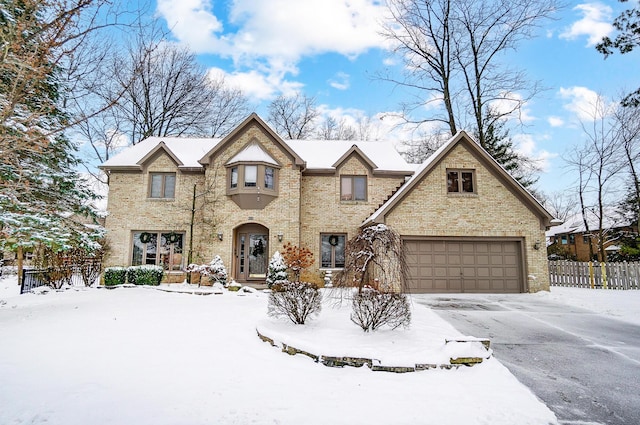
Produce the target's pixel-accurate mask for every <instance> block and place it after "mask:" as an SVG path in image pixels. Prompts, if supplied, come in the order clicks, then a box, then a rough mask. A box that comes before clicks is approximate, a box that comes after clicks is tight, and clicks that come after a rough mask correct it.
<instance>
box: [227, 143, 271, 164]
mask: <svg viewBox="0 0 640 425" xmlns="http://www.w3.org/2000/svg"><path fill="white" fill-rule="evenodd" d="M236 162H263V163H266V164H273V165H278V166H279V165H280V164H278V161H276V160H275V159H273V158H272V157H271V155H269V154H268V153H267V152H265V151H264V149H262V148H261V147H260V145H259V144H258V143H256V142H252V143H249V144H248V145H247V146H245V148H244V149H242V150H241V151H240V152H238V153H237V154H236V155H235V156H234V157H233V158H231V159H230V160H229V161H227V163H226V164H225V165H231V164H234V163H236Z"/></svg>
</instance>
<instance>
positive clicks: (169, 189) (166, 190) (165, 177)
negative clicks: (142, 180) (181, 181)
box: [149, 173, 176, 199]
mask: <svg viewBox="0 0 640 425" xmlns="http://www.w3.org/2000/svg"><path fill="white" fill-rule="evenodd" d="M150 177H151V178H150V186H151V187H150V190H149V197H151V198H170V199H172V198H174V197H175V193H176V174H175V173H151V175H150Z"/></svg>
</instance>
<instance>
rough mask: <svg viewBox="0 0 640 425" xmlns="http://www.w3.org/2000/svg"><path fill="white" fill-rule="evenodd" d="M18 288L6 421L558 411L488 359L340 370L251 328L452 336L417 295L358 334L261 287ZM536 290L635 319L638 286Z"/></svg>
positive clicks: (399, 358)
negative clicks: (452, 365) (385, 322)
mask: <svg viewBox="0 0 640 425" xmlns="http://www.w3.org/2000/svg"><path fill="white" fill-rule="evenodd" d="M17 293H18V288H17V284H16V281H15V276H10V277H5V278H2V279H0V424H27V423H28V424H38V423H47V424H65V425H69V424H71V425H72V424H85V423H91V424H154V425H156V424H157V425H163V424H181V425H182V424H194V425H196V424H327V423H337V424H355V423H371V424H391V423H393V424H452V425H453V424H465V425H466V424H497V425H500V424H504V425H507V424H509V425H512V424H536V425H538V424H555V423H557V421H556V418H555V416H554V414H553V413H552V412H551V411H550V410H549V409H548V408H547V407H546V406H545V405H544V404H542V403H541V402H540V401H539V400H538V399H537V398H536V397H535V396H534V395H533V394H532V393H531V392H530V391H529V390H528V389H527V388H526V387H524V386H523V385H522V384H520V383H519V382H518V381H517V380H516V379H515V378H514V377H513V376H512V375H511V374H510V372H509V371H508V370H507V369H506V368H505V367H504V366H503V365H502V364H500V362H498V361H497V360H495V359H494V358H491V359H490V360H487V361H485V362H484V363H482V364H481V365H478V366H474V367H471V368H467V367H462V368H460V369H457V370H440V369H437V370H429V371H423V372H416V373H408V374H392V373H385V372H372V371H370V370H368V368H366V367H363V368H348V367H345V368H342V369H337V368H329V367H325V366H322V365H321V364H318V363H314V362H313V361H312V360H311V359H309V358H307V357H304V356H300V355H297V356H288V355H286V354H284V353H282V352H280V350H279V349H277V348H274V347H271V346H270V345H269V344H267V343H264V342H262V341H261V340H260V339H259V338H258V337H257V336H256V326H261V327H265V326H266V327H267V328H269V329H271V330H276V331H277V332H281V333H285V334H286V330H287V328H290V329H291V331H292V334H296V333H297V334H298V335H297V336H296V337H297V338H301V339H300V340H305V339H304V338H307V339H306V340H305V341H306V342H305V344H309V345H310V346H311V347H312V348H313V349H314V350H321V351H323V354H332V353H335V354H338V352H342V351H344V350H349V352H348V353H342V354H344V355H361V354H363V353H365V354H367V353H370V352H371V351H370V350H371V349H372V348H371V347H372V346H380V347H383V348H381V352H380V353H379V354H380V357H382V358H383V360H384V361H385V363H393V362H412V361H415V362H419V361H421V360H422V359H420V358H418V357H420V356H421V355H424V353H425V352H429V350H431V351H433V352H437V351H438V347H441V343H442V339H443V338H445V337H457V336H460V335H459V334H458V332H457V331H455V329H453V328H452V327H451V326H450V325H449V324H447V323H446V322H444V321H443V320H442V319H440V318H439V317H438V316H437V315H436V314H434V313H433V312H431V311H430V310H429V309H427V308H425V307H423V306H421V305H418V304H414V305H413V322H412V326H411V328H410V329H407V330H397V331H394V332H390V331H382V332H376V333H372V334H365V333H363V332H361V331H360V330H359V328H357V327H356V326H355V325H354V324H352V323H351V322H349V321H348V317H347V316H348V315H345V316H344V320H342V321H343V322H344V326H343V327H340V325H336V323H338V322H341V321H338V320H336V319H337V318H338V317H339V316H340V315H341V314H342V315H344V312H340V311H337V312H334V311H333V310H332V309H331V308H330V307H329V306H325V307H324V310H323V312H322V313H321V314H320V316H319V317H317V318H315V319H313V320H312V321H311V322H310V326H308V327H305V328H302V327H300V326H298V327H296V326H295V325H289V324H287V323H284V322H282V323H281V322H277V321H273V320H272V319H267V318H266V302H267V297H266V295H265V294H263V293H254V294H244V295H243V294H236V293H232V292H226V291H225V292H224V293H223V294H221V295H208V296H202V295H193V294H182V293H174V292H163V291H157V290H155V289H152V288H118V289H115V290H106V289H93V288H90V289H84V288H82V289H79V290H75V289H71V290H67V291H65V292H49V293H48V294H43V295H35V294H26V295H18V294H17ZM612 294H613V295H612ZM618 294H620V295H618ZM531 296H532V297H536V296H546V297H552V298H553V299H555V300H558V301H561V302H569V303H576V302H578V303H580V304H577V305H580V306H582V307H585V308H591V307H590V306H593V307H594V308H596V307H597V308H598V310H596V311H598V312H601V313H602V314H612V315H615V316H616V317H618V318H620V319H623V320H637V319H636V318H635V317H634V316H633V315H632V314H631V313H632V312H631V310H632V308H633V307H632V306H633V305H635V311H637V307H638V305H640V292H631V291H628V292H614V291H608V292H605V291H591V290H575V289H570V288H553V289H552V292H551V293H550V294H549V293H544V294H534V295H531ZM632 300H635V301H632ZM606 303H610V305H609V306H608V307H607V306H605V305H604V304H606ZM326 324H331V326H333V330H332V332H333V334H328V333H327V332H328V331H327V328H326V326H325V325H326ZM313 332H317V333H318V335H320V336H319V337H318V338H313V337H309V335H313Z"/></svg>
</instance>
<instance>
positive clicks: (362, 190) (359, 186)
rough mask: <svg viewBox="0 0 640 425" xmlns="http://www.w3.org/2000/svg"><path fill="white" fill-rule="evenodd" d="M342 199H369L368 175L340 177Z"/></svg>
mask: <svg viewBox="0 0 640 425" xmlns="http://www.w3.org/2000/svg"><path fill="white" fill-rule="evenodd" d="M340 200H341V201H366V200H367V176H341V177H340Z"/></svg>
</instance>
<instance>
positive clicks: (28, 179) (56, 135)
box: [0, 0, 100, 249]
mask: <svg viewBox="0 0 640 425" xmlns="http://www.w3.org/2000/svg"><path fill="white" fill-rule="evenodd" d="M91 3H92V1H91V0H77V1H73V2H66V1H63V2H55V1H46V0H45V1H42V0H0V57H1V59H2V61H1V62H0V247H5V248H6V247H9V248H15V247H16V246H25V245H36V244H40V243H42V244H45V245H47V246H50V247H55V248H57V249H65V248H67V247H70V246H71V245H85V246H86V247H88V248H91V247H92V245H93V247H94V248H95V245H94V241H95V239H96V238H97V237H99V236H100V235H99V233H98V232H94V231H92V230H88V228H87V227H86V226H84V225H82V224H81V223H79V222H78V217H79V216H85V217H86V216H92V212H91V209H90V208H89V204H90V202H91V201H92V200H94V199H95V195H94V194H93V193H92V191H91V190H90V189H89V188H88V187H87V186H86V184H85V183H84V182H83V181H82V179H81V178H80V175H79V174H78V172H77V171H76V167H77V165H78V163H79V160H78V159H77V157H76V151H77V149H76V147H75V146H74V145H73V143H71V142H70V141H69V139H68V138H66V137H65V136H64V134H63V133H62V130H63V129H65V128H66V126H67V125H68V117H67V116H66V115H65V113H64V111H63V109H62V108H61V105H60V103H61V102H60V93H61V92H62V89H63V87H62V86H61V83H60V81H59V78H58V75H59V70H60V66H61V63H62V62H63V61H62V58H63V55H64V54H67V53H68V50H67V49H68V48H69V45H66V44H65V40H67V41H68V40H72V39H73V35H74V34H77V33H74V31H77V29H78V27H77V25H76V24H77V21H78V19H79V16H80V12H81V11H82V10H83V9H84V8H86V7H89V6H90V5H91Z"/></svg>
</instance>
